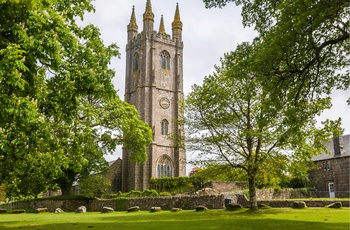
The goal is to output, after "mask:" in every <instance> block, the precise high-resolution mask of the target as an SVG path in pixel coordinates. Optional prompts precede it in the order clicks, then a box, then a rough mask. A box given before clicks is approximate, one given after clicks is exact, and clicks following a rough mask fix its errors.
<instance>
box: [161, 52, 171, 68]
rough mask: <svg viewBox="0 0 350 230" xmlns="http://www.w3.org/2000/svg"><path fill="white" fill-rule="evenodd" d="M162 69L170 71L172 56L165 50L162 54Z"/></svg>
mask: <svg viewBox="0 0 350 230" xmlns="http://www.w3.org/2000/svg"><path fill="white" fill-rule="evenodd" d="M160 68H162V69H166V70H170V55H169V53H168V52H166V51H165V50H164V51H162V52H161V53H160Z"/></svg>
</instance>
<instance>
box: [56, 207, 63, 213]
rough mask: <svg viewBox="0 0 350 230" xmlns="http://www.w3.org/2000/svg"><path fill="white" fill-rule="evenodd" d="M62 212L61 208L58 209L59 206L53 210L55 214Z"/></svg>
mask: <svg viewBox="0 0 350 230" xmlns="http://www.w3.org/2000/svg"><path fill="white" fill-rule="evenodd" d="M62 212H64V211H63V210H62V209H60V208H56V210H55V213H56V214H58V213H62Z"/></svg>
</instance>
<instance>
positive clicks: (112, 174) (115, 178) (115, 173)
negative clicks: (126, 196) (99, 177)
mask: <svg viewBox="0 0 350 230" xmlns="http://www.w3.org/2000/svg"><path fill="white" fill-rule="evenodd" d="M122 162H123V161H122V159H120V158H118V159H117V160H114V161H110V162H108V164H109V170H108V172H107V174H105V177H106V178H107V179H109V180H110V181H111V188H110V190H109V193H116V192H118V191H121V190H122Z"/></svg>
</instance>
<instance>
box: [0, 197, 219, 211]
mask: <svg viewBox="0 0 350 230" xmlns="http://www.w3.org/2000/svg"><path fill="white" fill-rule="evenodd" d="M199 205H204V206H206V207H208V208H210V209H223V208H224V195H202V196H178V197H177V196H173V197H147V198H122V199H116V200H111V199H110V200H37V201H31V202H16V203H12V204H11V206H10V205H9V204H7V205H1V206H0V207H1V208H5V209H8V210H9V209H26V210H35V209H37V208H44V207H45V208H47V209H48V211H49V212H54V211H55V210H56V208H61V209H62V210H64V211H65V212H75V211H76V210H77V208H78V207H80V206H85V207H86V208H87V211H89V212H98V211H101V210H102V207H105V206H108V207H111V208H113V209H114V210H118V211H126V210H127V209H128V208H129V207H132V206H139V207H140V209H141V210H150V208H151V207H161V208H162V209H163V210H170V209H172V208H182V209H184V210H192V209H195V208H196V207H197V206H199Z"/></svg>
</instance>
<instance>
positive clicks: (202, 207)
mask: <svg viewBox="0 0 350 230" xmlns="http://www.w3.org/2000/svg"><path fill="white" fill-rule="evenodd" d="M207 210H208V208H207V207H205V206H203V205H200V206H197V207H196V212H203V211H207Z"/></svg>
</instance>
